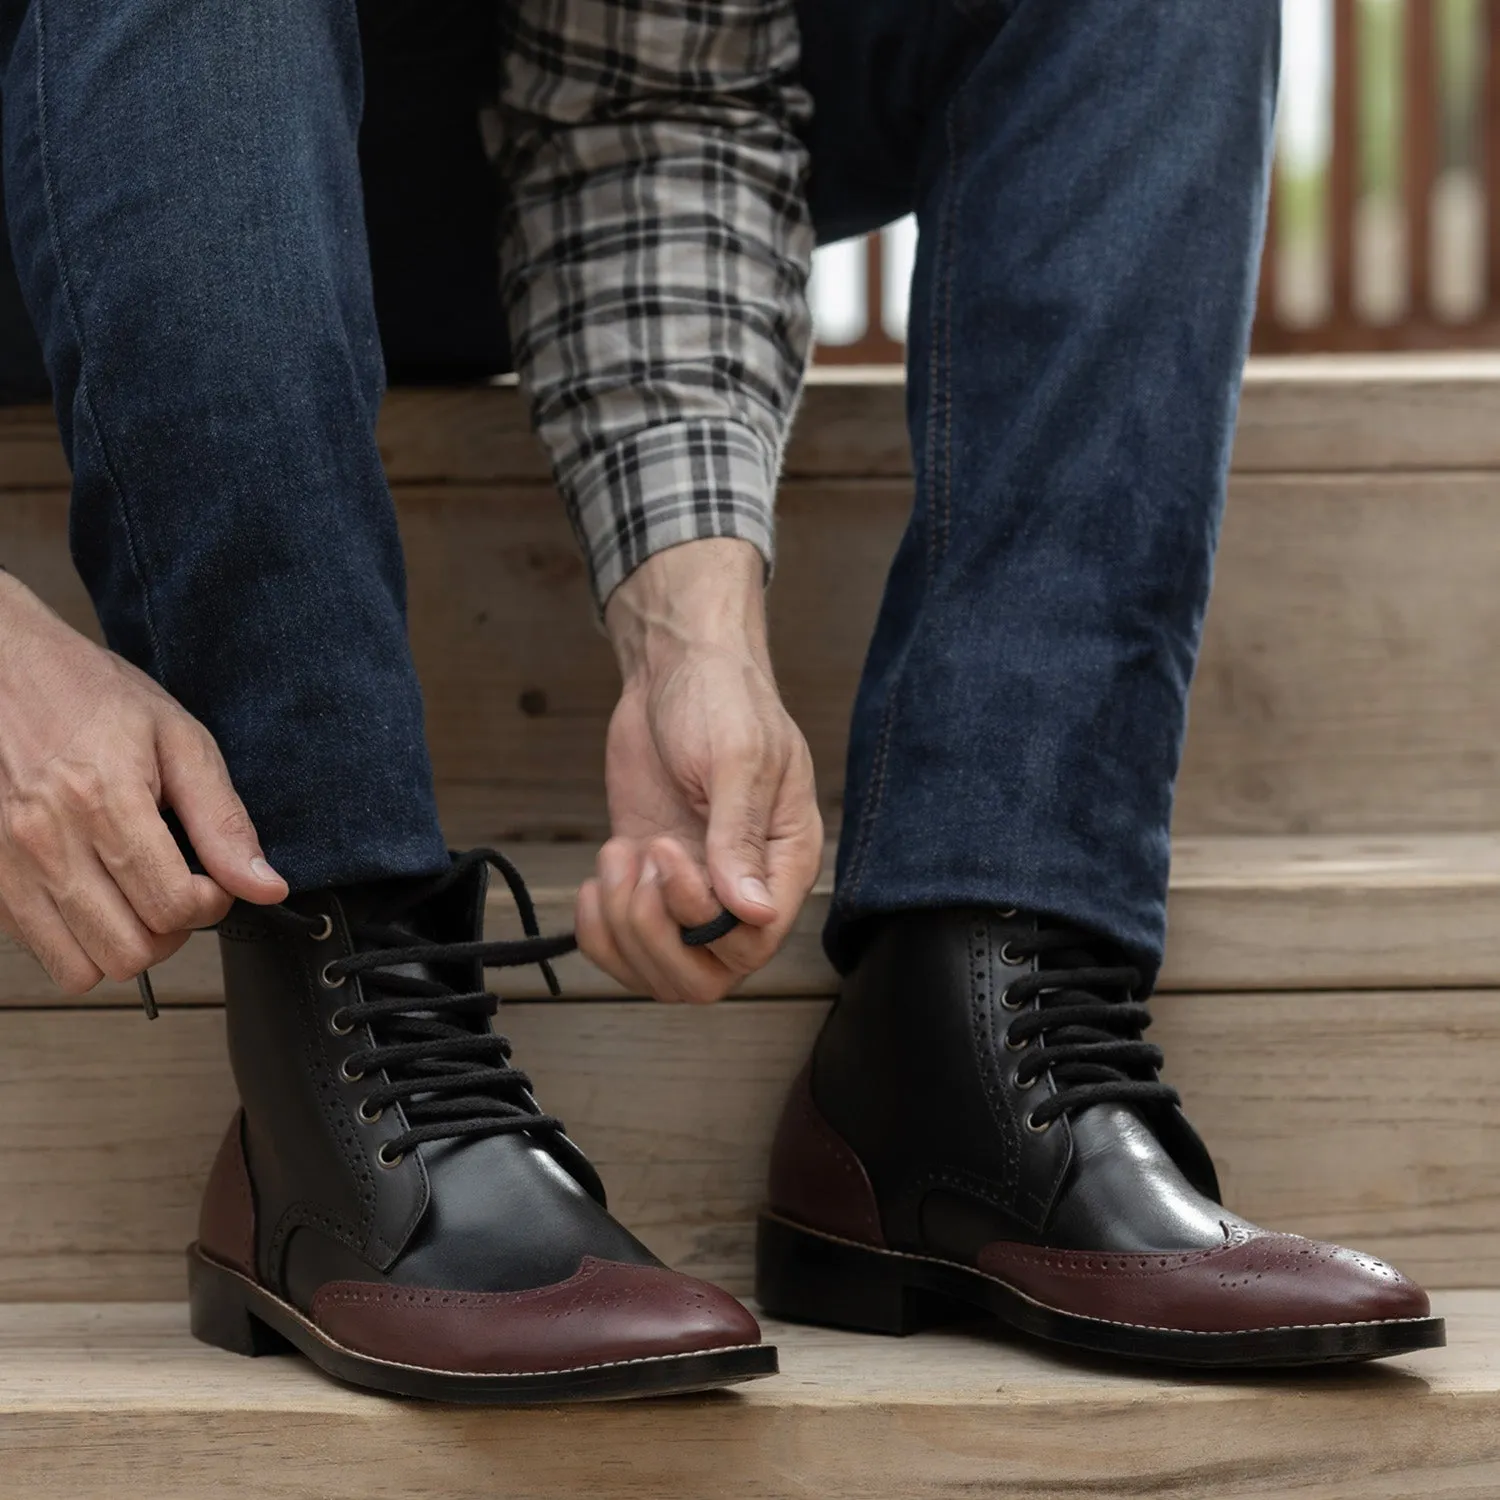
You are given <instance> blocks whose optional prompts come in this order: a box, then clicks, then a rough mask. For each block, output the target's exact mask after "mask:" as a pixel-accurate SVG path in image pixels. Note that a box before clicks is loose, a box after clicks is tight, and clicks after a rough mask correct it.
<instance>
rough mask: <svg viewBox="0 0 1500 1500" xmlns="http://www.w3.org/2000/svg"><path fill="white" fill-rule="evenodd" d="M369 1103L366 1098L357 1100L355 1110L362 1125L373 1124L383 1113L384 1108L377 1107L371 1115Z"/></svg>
mask: <svg viewBox="0 0 1500 1500" xmlns="http://www.w3.org/2000/svg"><path fill="white" fill-rule="evenodd" d="M369 1103H370V1101H369V1100H368V1099H361V1100H360V1101H359V1108H358V1109H357V1110H356V1111H355V1113H356V1114H357V1115H358V1116H359V1119H360V1123H361V1124H363V1125H373V1124H374V1123H375V1122H376V1120H378V1119H379V1118H380V1117H381V1115H383V1114H384V1113H385V1110H384V1109H383V1108H382V1109H377V1110H376V1111H375V1113H374V1114H373V1115H372V1114H371V1113H370V1111H369V1109H368V1105H369Z"/></svg>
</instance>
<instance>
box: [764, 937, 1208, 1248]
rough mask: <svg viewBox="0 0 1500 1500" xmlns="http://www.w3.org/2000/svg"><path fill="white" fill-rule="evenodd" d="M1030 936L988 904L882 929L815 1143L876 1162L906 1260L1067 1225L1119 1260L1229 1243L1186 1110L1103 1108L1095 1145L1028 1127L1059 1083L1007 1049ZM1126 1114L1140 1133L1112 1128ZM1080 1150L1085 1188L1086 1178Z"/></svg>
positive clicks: (842, 1026) (845, 1018)
mask: <svg viewBox="0 0 1500 1500" xmlns="http://www.w3.org/2000/svg"><path fill="white" fill-rule="evenodd" d="M1014 925H1015V923H1014V920H1010V921H1008V922H1007V920H1006V919H1002V918H1000V917H998V916H997V915H996V914H994V913H992V912H988V911H985V910H980V909H976V910H939V911H912V912H905V913H902V914H900V915H898V916H895V917H892V918H891V919H890V920H889V921H887V922H885V923H883V924H882V926H881V928H880V930H879V931H878V932H877V933H876V934H875V936H874V937H873V939H872V941H871V943H870V945H869V947H868V948H867V949H866V951H865V953H864V955H863V957H862V959H861V962H860V964H859V965H858V967H857V968H856V969H855V970H854V972H853V973H852V974H850V975H849V976H848V978H847V979H846V980H845V982H844V986H843V989H842V992H841V994H840V996H839V1000H838V1002H837V1004H836V1005H835V1006H834V1008H833V1010H832V1012H831V1013H830V1015H829V1017H828V1021H827V1023H826V1024H825V1026H824V1028H823V1031H822V1033H821V1034H820V1035H819V1037H818V1040H817V1044H816V1046H815V1048H814V1051H813V1057H812V1063H811V1078H810V1090H811V1099H812V1100H813V1101H814V1110H813V1114H814V1115H815V1116H816V1117H817V1119H818V1120H819V1122H820V1123H819V1126H818V1127H817V1128H816V1129H813V1130H809V1129H808V1127H807V1126H805V1125H804V1126H803V1127H802V1128H801V1133H802V1134H803V1135H804V1136H812V1135H816V1134H818V1133H819V1132H820V1131H821V1132H828V1133H831V1134H832V1135H833V1136H834V1137H836V1138H837V1139H839V1140H840V1141H842V1142H843V1143H844V1145H845V1146H846V1148H847V1149H848V1151H849V1152H850V1153H852V1155H853V1157H854V1158H855V1159H856V1160H857V1161H858V1162H859V1163H860V1165H861V1166H862V1168H863V1171H864V1172H865V1173H866V1174H867V1177H868V1180H869V1182H870V1184H871V1186H872V1188H873V1191H874V1195H875V1199H876V1201H877V1202H878V1203H879V1214H880V1222H881V1230H882V1233H883V1236H884V1240H885V1243H886V1244H888V1245H890V1246H891V1247H892V1248H896V1249H905V1250H912V1251H921V1252H924V1253H925V1252H927V1251H931V1250H933V1249H937V1250H940V1251H941V1252H942V1253H945V1254H951V1255H953V1256H955V1257H957V1258H959V1259H962V1260H964V1261H967V1262H969V1263H971V1264H972V1263H973V1259H974V1256H975V1255H976V1254H977V1252H978V1250H979V1248H980V1247H981V1246H982V1245H985V1244H989V1243H990V1242H992V1241H1014V1242H1019V1243H1046V1242H1049V1239H1050V1238H1051V1237H1052V1236H1054V1235H1056V1234H1057V1233H1058V1232H1059V1227H1060V1226H1061V1232H1062V1233H1063V1234H1064V1236H1066V1235H1067V1234H1068V1233H1069V1232H1070V1229H1069V1227H1070V1226H1071V1228H1072V1230H1073V1231H1076V1232H1077V1233H1078V1234H1079V1235H1081V1236H1087V1238H1084V1239H1081V1240H1080V1241H1078V1242H1080V1243H1092V1244H1109V1243H1111V1242H1112V1241H1111V1236H1116V1235H1117V1236H1123V1238H1124V1241H1125V1243H1122V1244H1121V1246H1120V1248H1135V1246H1136V1243H1137V1241H1138V1239H1139V1236H1140V1234H1141V1233H1142V1232H1143V1231H1145V1232H1147V1233H1149V1234H1150V1235H1151V1236H1152V1237H1153V1238H1155V1239H1157V1241H1158V1243H1159V1245H1160V1246H1161V1247H1162V1248H1198V1247H1206V1246H1207V1245H1210V1244H1213V1243H1215V1242H1216V1240H1217V1238H1218V1234H1219V1231H1218V1228H1217V1224H1218V1221H1219V1219H1220V1218H1221V1217H1222V1211H1221V1210H1219V1209H1218V1206H1217V1203H1216V1202H1215V1201H1214V1200H1215V1199H1216V1197H1217V1193H1218V1184H1217V1181H1216V1179H1215V1177H1214V1173H1213V1166H1212V1163H1211V1161H1210V1160H1209V1157H1208V1153H1207V1152H1206V1150H1205V1149H1204V1148H1203V1145H1202V1143H1201V1142H1200V1141H1199V1140H1198V1137H1197V1136H1196V1134H1195V1133H1194V1132H1193V1130H1192V1127H1191V1126H1190V1125H1188V1123H1187V1121H1186V1120H1185V1119H1184V1118H1183V1117H1182V1114H1181V1112H1180V1111H1179V1110H1176V1109H1169V1110H1162V1111H1159V1112H1156V1113H1155V1114H1154V1115H1153V1118H1152V1120H1151V1121H1150V1127H1151V1128H1147V1126H1146V1124H1145V1123H1144V1122H1142V1121H1140V1120H1139V1119H1138V1117H1137V1116H1136V1114H1135V1113H1134V1111H1132V1110H1128V1109H1124V1108H1122V1107H1119V1106H1099V1107H1097V1108H1095V1109H1093V1110H1090V1111H1088V1112H1087V1113H1086V1115H1085V1117H1084V1120H1085V1123H1084V1125H1083V1127H1082V1129H1083V1134H1082V1136H1081V1137H1080V1136H1079V1129H1080V1122H1079V1121H1078V1120H1075V1119H1072V1118H1069V1117H1066V1116H1065V1117H1063V1118H1061V1119H1059V1120H1057V1121H1055V1122H1053V1123H1052V1124H1051V1125H1050V1126H1048V1127H1047V1128H1046V1129H1045V1130H1043V1131H1040V1132H1037V1131H1033V1130H1031V1129H1029V1128H1028V1125H1027V1119H1028V1117H1029V1115H1030V1113H1031V1111H1032V1109H1033V1108H1034V1107H1035V1105H1036V1103H1037V1102H1038V1101H1039V1100H1040V1099H1041V1098H1043V1097H1045V1096H1046V1095H1047V1093H1049V1092H1050V1091H1051V1090H1052V1087H1053V1085H1052V1083H1051V1081H1050V1079H1048V1078H1046V1077H1042V1078H1039V1079H1036V1080H1035V1081H1031V1080H1030V1079H1029V1078H1028V1074H1027V1067H1026V1050H1025V1049H1024V1048H1023V1049H1021V1050H1012V1049H1011V1048H1010V1047H1008V1046H1007V1045H1006V1041H1007V1030H1008V1027H1009V1025H1010V1023H1011V1021H1012V1020H1013V1019H1014V1016H1015V1014H1016V1013H1015V1012H1012V1011H1009V1010H1007V1008H1006V990H1007V986H1008V985H1009V984H1010V982H1011V981H1012V980H1014V979H1016V978H1019V977H1020V976H1021V975H1022V974H1026V973H1030V972H1032V968H1031V965H1030V964H1029V963H1028V964H1015V963H1009V962H1007V961H1006V958H1005V956H1004V955H1005V953H1006V951H1007V950H1006V946H1005V932H1006V931H1007V930H1009V929H1011V928H1013V927H1014ZM1023 1080H1024V1081H1027V1082H1029V1083H1030V1087H1027V1088H1023V1087H1022V1086H1021V1084H1022V1081H1023ZM799 1116H800V1117H802V1118H804V1119H807V1118H809V1116H808V1115H807V1105H806V1104H805V1103H801V1104H799V1103H797V1102H796V1095H795V1091H794V1095H793V1103H792V1104H791V1105H790V1106H789V1108H788V1111H787V1116H786V1119H787V1120H788V1122H791V1121H792V1120H794V1119H795V1118H797V1117H799ZM1109 1118H1113V1119H1114V1120H1115V1121H1117V1122H1124V1123H1125V1124H1126V1126H1127V1127H1128V1128H1127V1129H1126V1130H1125V1131H1124V1132H1123V1133H1122V1132H1121V1131H1120V1130H1118V1129H1104V1128H1101V1125H1102V1122H1103V1121H1104V1120H1106V1119H1109ZM1090 1119H1092V1120H1094V1121H1096V1122H1100V1123H1099V1124H1094V1125H1090V1124H1088V1123H1087V1122H1088V1121H1089V1120H1090ZM789 1128H791V1127H790V1123H789ZM785 1149H786V1150H787V1151H789V1152H790V1151H791V1149H792V1148H791V1147H790V1146H789V1145H788V1146H787V1147H786V1148H785ZM809 1149H811V1150H817V1149H820V1148H818V1147H811V1148H809ZM1080 1152H1081V1153H1083V1154H1084V1155H1086V1156H1087V1158H1088V1161H1089V1168H1090V1170H1089V1172H1088V1174H1087V1177H1086V1178H1084V1177H1082V1176H1081V1174H1080V1173H1078V1172H1077V1171H1076V1170H1074V1168H1075V1159H1076V1158H1077V1157H1078V1155H1079V1154H1080ZM783 1180H785V1179H784V1178H783ZM1081 1183H1082V1185H1083V1186H1084V1187H1085V1188H1086V1189H1087V1191H1086V1192H1085V1193H1084V1195H1083V1196H1082V1198H1080V1197H1079V1196H1078V1192H1077V1190H1078V1188H1079V1187H1080V1184H1081ZM777 1201H778V1196H777V1190H776V1189H774V1188H773V1192H772V1203H773V1206H775V1204H776V1203H777ZM1111 1201H1113V1202H1114V1203H1115V1204H1116V1205H1117V1206H1116V1207H1115V1208H1111V1207H1110V1206H1109V1204H1110V1202H1111ZM792 1217H798V1216H797V1215H796V1214H793V1215H792ZM872 1242H873V1241H872Z"/></svg>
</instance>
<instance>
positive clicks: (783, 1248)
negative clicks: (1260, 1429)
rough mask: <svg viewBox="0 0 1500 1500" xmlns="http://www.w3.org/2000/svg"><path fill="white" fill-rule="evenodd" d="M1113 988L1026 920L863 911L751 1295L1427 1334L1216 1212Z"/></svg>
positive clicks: (1304, 1246)
mask: <svg viewBox="0 0 1500 1500" xmlns="http://www.w3.org/2000/svg"><path fill="white" fill-rule="evenodd" d="M1139 985H1140V975H1139V974H1138V973H1137V972H1136V971H1135V970H1134V969H1132V968H1131V967H1130V966H1129V965H1128V964H1125V963H1122V962H1120V961H1119V959H1118V957H1117V956H1116V955H1112V954H1110V953H1109V952H1108V951H1107V948H1106V945H1104V944H1103V943H1101V942H1099V941H1098V940H1096V939H1095V938H1093V937H1091V936H1089V935H1088V934H1086V933H1083V932H1080V931H1078V930H1077V929H1071V928H1068V927H1066V926H1064V925H1062V924H1060V923H1057V922H1054V921H1050V920H1048V919H1045V918H1038V917H1035V916H1026V915H1024V914H1020V913H1015V912H996V911H986V910H968V911H962V910H948V911H926V912H910V913H906V914H902V915H900V916H896V917H892V918H891V919H889V920H888V921H886V922H885V923H883V924H882V926H881V928H880V930H879V931H878V933H877V934H876V935H875V937H874V939H873V940H872V942H871V944H870V946H869V948H868V949H867V950H866V951H865V953H864V955H863V957H862V959H861V961H860V964H859V966H858V968H857V969H856V970H855V972H854V973H852V974H851V975H850V976H849V977H848V979H847V980H846V982H845V984H844V987H843V992H842V994H841V996H840V998H839V1000H838V1003H837V1004H836V1005H835V1006H834V1009H833V1012H832V1013H831V1015H830V1016H829V1019H828V1022H827V1024H826V1025H825V1026H824V1028H823V1031H822V1034H821V1035H820V1036H819V1038H818V1040H817V1043H816V1044H815V1046H814V1049H813V1055H812V1059H811V1061H810V1063H809V1064H808V1066H807V1068H805V1069H804V1071H803V1072H802V1074H801V1076H800V1077H799V1078H798V1079H797V1081H796V1083H795V1085H794V1086H793V1088H792V1093H791V1097H790V1099H789V1100H788V1102H787V1106H786V1110H785V1113H784V1114H783V1116H782V1120H781V1126H780V1129H779V1131H778V1133H777V1137H776V1143H775V1147H774V1151H773V1157H772V1164H771V1189H770V1209H769V1211H768V1212H767V1213H766V1214H765V1215H764V1216H763V1217H762V1219H761V1224H760V1231H759V1239H758V1257H757V1259H758V1264H757V1294H758V1296H759V1298H760V1302H761V1305H762V1306H763V1308H764V1309H765V1311H766V1312H767V1313H770V1314H772V1315H773V1316H776V1317H781V1318H790V1319H798V1320H802V1321H807V1322H814V1323H829V1324H833V1325H835V1326H838V1327H844V1328H856V1329H866V1330H871V1331H876V1332H882V1333H908V1332H911V1331H912V1330H913V1329H915V1328H917V1327H920V1326H922V1324H923V1323H924V1322H927V1321H931V1320H932V1319H933V1318H934V1317H937V1316H940V1315H942V1314H944V1313H947V1312H951V1311H952V1310H954V1309H958V1310H962V1309H964V1308H979V1309H982V1310H984V1311H986V1312H988V1313H992V1314H994V1315H995V1316H996V1317H997V1318H999V1319H1000V1320H1001V1322H1003V1323H1006V1324H1009V1325H1010V1326H1011V1327H1013V1328H1017V1329H1021V1330H1023V1331H1025V1332H1027V1333H1030V1334H1034V1335H1037V1336H1039V1337H1041V1338H1045V1339H1050V1340H1053V1341H1055V1342H1056V1343H1059V1344H1067V1345H1071V1346H1072V1347H1074V1348H1078V1349H1086V1350H1091V1351H1095V1352H1098V1353H1104V1354H1115V1355H1125V1356H1128V1357H1131V1358H1137V1359H1152V1360H1165V1361H1170V1362H1173V1363H1177V1364H1184V1365H1200V1366H1254V1365H1300V1364H1322V1363H1334V1362H1338V1361H1345V1360H1359V1359H1372V1358H1377V1357H1379V1356H1382V1355H1388V1354H1400V1353H1403V1352H1405V1351H1408V1350H1412V1349H1427V1348H1433V1347H1435V1346H1438V1345H1441V1344H1442V1343H1443V1341H1444V1332H1443V1324H1442V1320H1441V1319H1438V1318H1434V1317H1432V1316H1431V1309H1430V1307H1429V1305H1428V1300H1427V1296H1426V1294H1425V1293H1424V1292H1423V1291H1422V1290H1421V1288H1420V1287H1418V1286H1416V1285H1414V1284H1413V1283H1412V1282H1411V1281H1409V1280H1407V1278H1406V1277H1405V1276H1403V1275H1402V1274H1401V1273H1400V1272H1399V1271H1396V1270H1394V1269H1393V1268H1392V1267H1390V1266H1388V1265H1385V1264H1384V1263H1383V1262H1381V1261H1378V1260H1375V1259H1373V1258H1372V1257H1370V1256H1367V1255H1361V1254H1358V1253H1356V1252H1354V1251H1352V1250H1344V1249H1340V1248H1339V1247H1337V1246H1334V1245H1325V1244H1320V1243H1318V1242H1316V1241H1313V1240H1307V1239H1302V1238H1300V1237H1299V1236H1297V1235H1291V1234H1275V1233H1271V1232H1269V1231H1267V1230H1264V1229H1259V1228H1257V1227H1256V1226H1255V1225H1254V1224H1251V1223H1248V1222H1247V1221H1246V1220H1244V1219H1242V1218H1239V1217H1238V1216H1236V1215H1235V1214H1232V1213H1230V1212H1228V1211H1227V1210H1226V1209H1224V1208H1223V1207H1221V1206H1220V1202H1219V1187H1218V1182H1217V1179H1216V1177H1215V1174H1214V1169H1213V1164H1212V1162H1211V1161H1210V1160H1209V1157H1208V1153H1207V1151H1206V1150H1205V1149H1204V1147H1203V1144H1202V1142H1201V1141H1200V1140H1199V1138H1198V1136H1197V1134H1196V1133H1195V1132H1194V1131H1193V1129H1192V1127H1191V1126H1190V1125H1189V1124H1188V1122H1187V1120H1186V1119H1185V1118H1184V1116H1183V1114H1182V1111H1181V1109H1180V1108H1179V1103H1178V1097H1177V1094H1176V1092H1175V1090H1173V1089H1171V1088H1169V1087H1167V1086H1166V1085H1165V1084H1163V1083H1162V1082H1161V1081H1160V1079H1159V1077H1158V1069H1159V1068H1160V1066H1161V1062H1162V1055H1161V1052H1160V1050H1159V1049H1158V1048H1157V1047H1154V1046H1153V1045H1151V1044H1150V1043H1149V1042H1146V1041H1144V1040H1143V1039H1142V1033H1143V1032H1144V1031H1145V1029H1146V1027H1147V1026H1148V1025H1149V1024H1150V1015H1149V1012H1148V1011H1147V1008H1146V1006H1145V1005H1144V1004H1142V1003H1141V1002H1140V1001H1139V1000H1137V999H1136V998H1134V996H1135V992H1136V991H1137V989H1138V988H1139Z"/></svg>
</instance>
